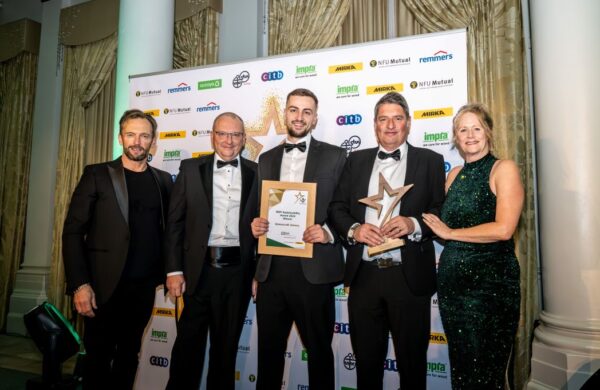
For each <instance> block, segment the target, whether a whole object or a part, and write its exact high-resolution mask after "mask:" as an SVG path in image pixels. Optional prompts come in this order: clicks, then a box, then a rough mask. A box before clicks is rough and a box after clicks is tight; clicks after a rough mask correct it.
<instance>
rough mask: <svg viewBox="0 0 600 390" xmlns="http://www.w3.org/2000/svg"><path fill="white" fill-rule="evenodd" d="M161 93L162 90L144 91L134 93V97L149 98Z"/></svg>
mask: <svg viewBox="0 0 600 390" xmlns="http://www.w3.org/2000/svg"><path fill="white" fill-rule="evenodd" d="M161 93H162V90H160V89H148V90H145V91H135V96H136V97H150V96H157V95H160V94H161Z"/></svg>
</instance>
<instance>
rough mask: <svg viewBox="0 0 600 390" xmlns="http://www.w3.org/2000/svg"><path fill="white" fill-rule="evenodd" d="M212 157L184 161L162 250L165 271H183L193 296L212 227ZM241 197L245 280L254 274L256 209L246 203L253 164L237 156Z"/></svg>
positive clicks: (242, 252) (187, 291)
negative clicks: (252, 225) (165, 254)
mask: <svg viewBox="0 0 600 390" xmlns="http://www.w3.org/2000/svg"><path fill="white" fill-rule="evenodd" d="M214 156H215V155H214V154H211V155H208V156H203V157H200V158H192V159H187V160H183V161H182V162H181V166H180V167H179V175H178V176H177V180H176V181H175V186H174V188H173V193H172V195H171V201H170V208H169V218H168V221H167V232H166V235H165V236H166V240H165V247H166V250H167V267H166V271H167V273H169V272H174V271H183V273H184V276H185V279H186V294H190V295H191V294H193V293H194V291H195V289H196V286H197V284H198V281H199V280H200V274H201V272H202V268H203V266H204V258H205V256H206V250H207V248H208V239H209V236H210V230H211V228H212V196H213V194H212V192H213V191H212V188H213V165H214V158H215V157H214ZM240 160H241V164H240V168H241V173H242V195H241V200H240V218H239V233H240V250H241V260H242V266H243V267H244V272H245V273H246V274H247V277H248V279H251V277H252V273H253V271H254V264H255V262H254V258H255V253H256V244H255V243H256V240H255V239H254V237H253V236H252V232H251V230H250V222H251V219H252V217H253V216H254V214H253V211H254V210H256V206H251V205H250V204H249V203H248V199H249V195H250V190H251V188H252V184H253V182H254V178H255V174H256V163H254V162H252V161H250V160H247V159H245V158H242V157H241V156H240Z"/></svg>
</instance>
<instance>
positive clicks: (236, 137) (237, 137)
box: [213, 130, 244, 141]
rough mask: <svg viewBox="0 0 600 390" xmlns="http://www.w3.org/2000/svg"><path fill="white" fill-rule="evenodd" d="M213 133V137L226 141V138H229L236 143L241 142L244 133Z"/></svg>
mask: <svg viewBox="0 0 600 390" xmlns="http://www.w3.org/2000/svg"><path fill="white" fill-rule="evenodd" d="M213 133H215V135H216V136H217V138H219V139H226V138H228V137H231V139H233V140H236V141H239V140H241V139H242V137H243V136H244V133H241V132H235V133H228V132H226V131H217V130H215V131H214V132H213Z"/></svg>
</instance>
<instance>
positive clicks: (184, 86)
mask: <svg viewBox="0 0 600 390" xmlns="http://www.w3.org/2000/svg"><path fill="white" fill-rule="evenodd" d="M191 90H192V87H190V86H189V85H187V84H186V83H179V84H177V86H176V87H175V88H168V89H167V93H178V92H189V91H191Z"/></svg>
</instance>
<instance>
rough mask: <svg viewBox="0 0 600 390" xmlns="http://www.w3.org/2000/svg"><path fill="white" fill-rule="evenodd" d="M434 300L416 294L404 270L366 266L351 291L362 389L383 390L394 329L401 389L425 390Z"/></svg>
mask: <svg viewBox="0 0 600 390" xmlns="http://www.w3.org/2000/svg"><path fill="white" fill-rule="evenodd" d="M430 302H431V297H429V296H415V295H413V294H412V293H411V291H410V290H409V289H408V286H407V285H406V281H405V279H404V274H403V273H402V266H401V265H400V266H396V267H391V268H385V269H379V268H377V267H376V266H374V265H370V264H365V263H364V262H362V263H361V265H360V268H359V270H358V273H357V275H356V277H355V279H354V282H353V284H352V286H351V287H350V295H349V297H348V314H349V317H350V340H351V342H352V348H353V350H354V354H355V358H356V379H357V388H358V389H359V390H376V389H381V388H382V387H383V375H384V362H385V359H386V356H387V351H388V337H389V336H388V335H389V332H390V331H391V333H392V339H393V344H394V350H395V352H396V363H397V367H398V374H399V375H400V388H401V389H410V390H419V389H422V390H425V388H426V383H427V347H428V346H429V333H430V321H431V320H430V319H431V309H430Z"/></svg>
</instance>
